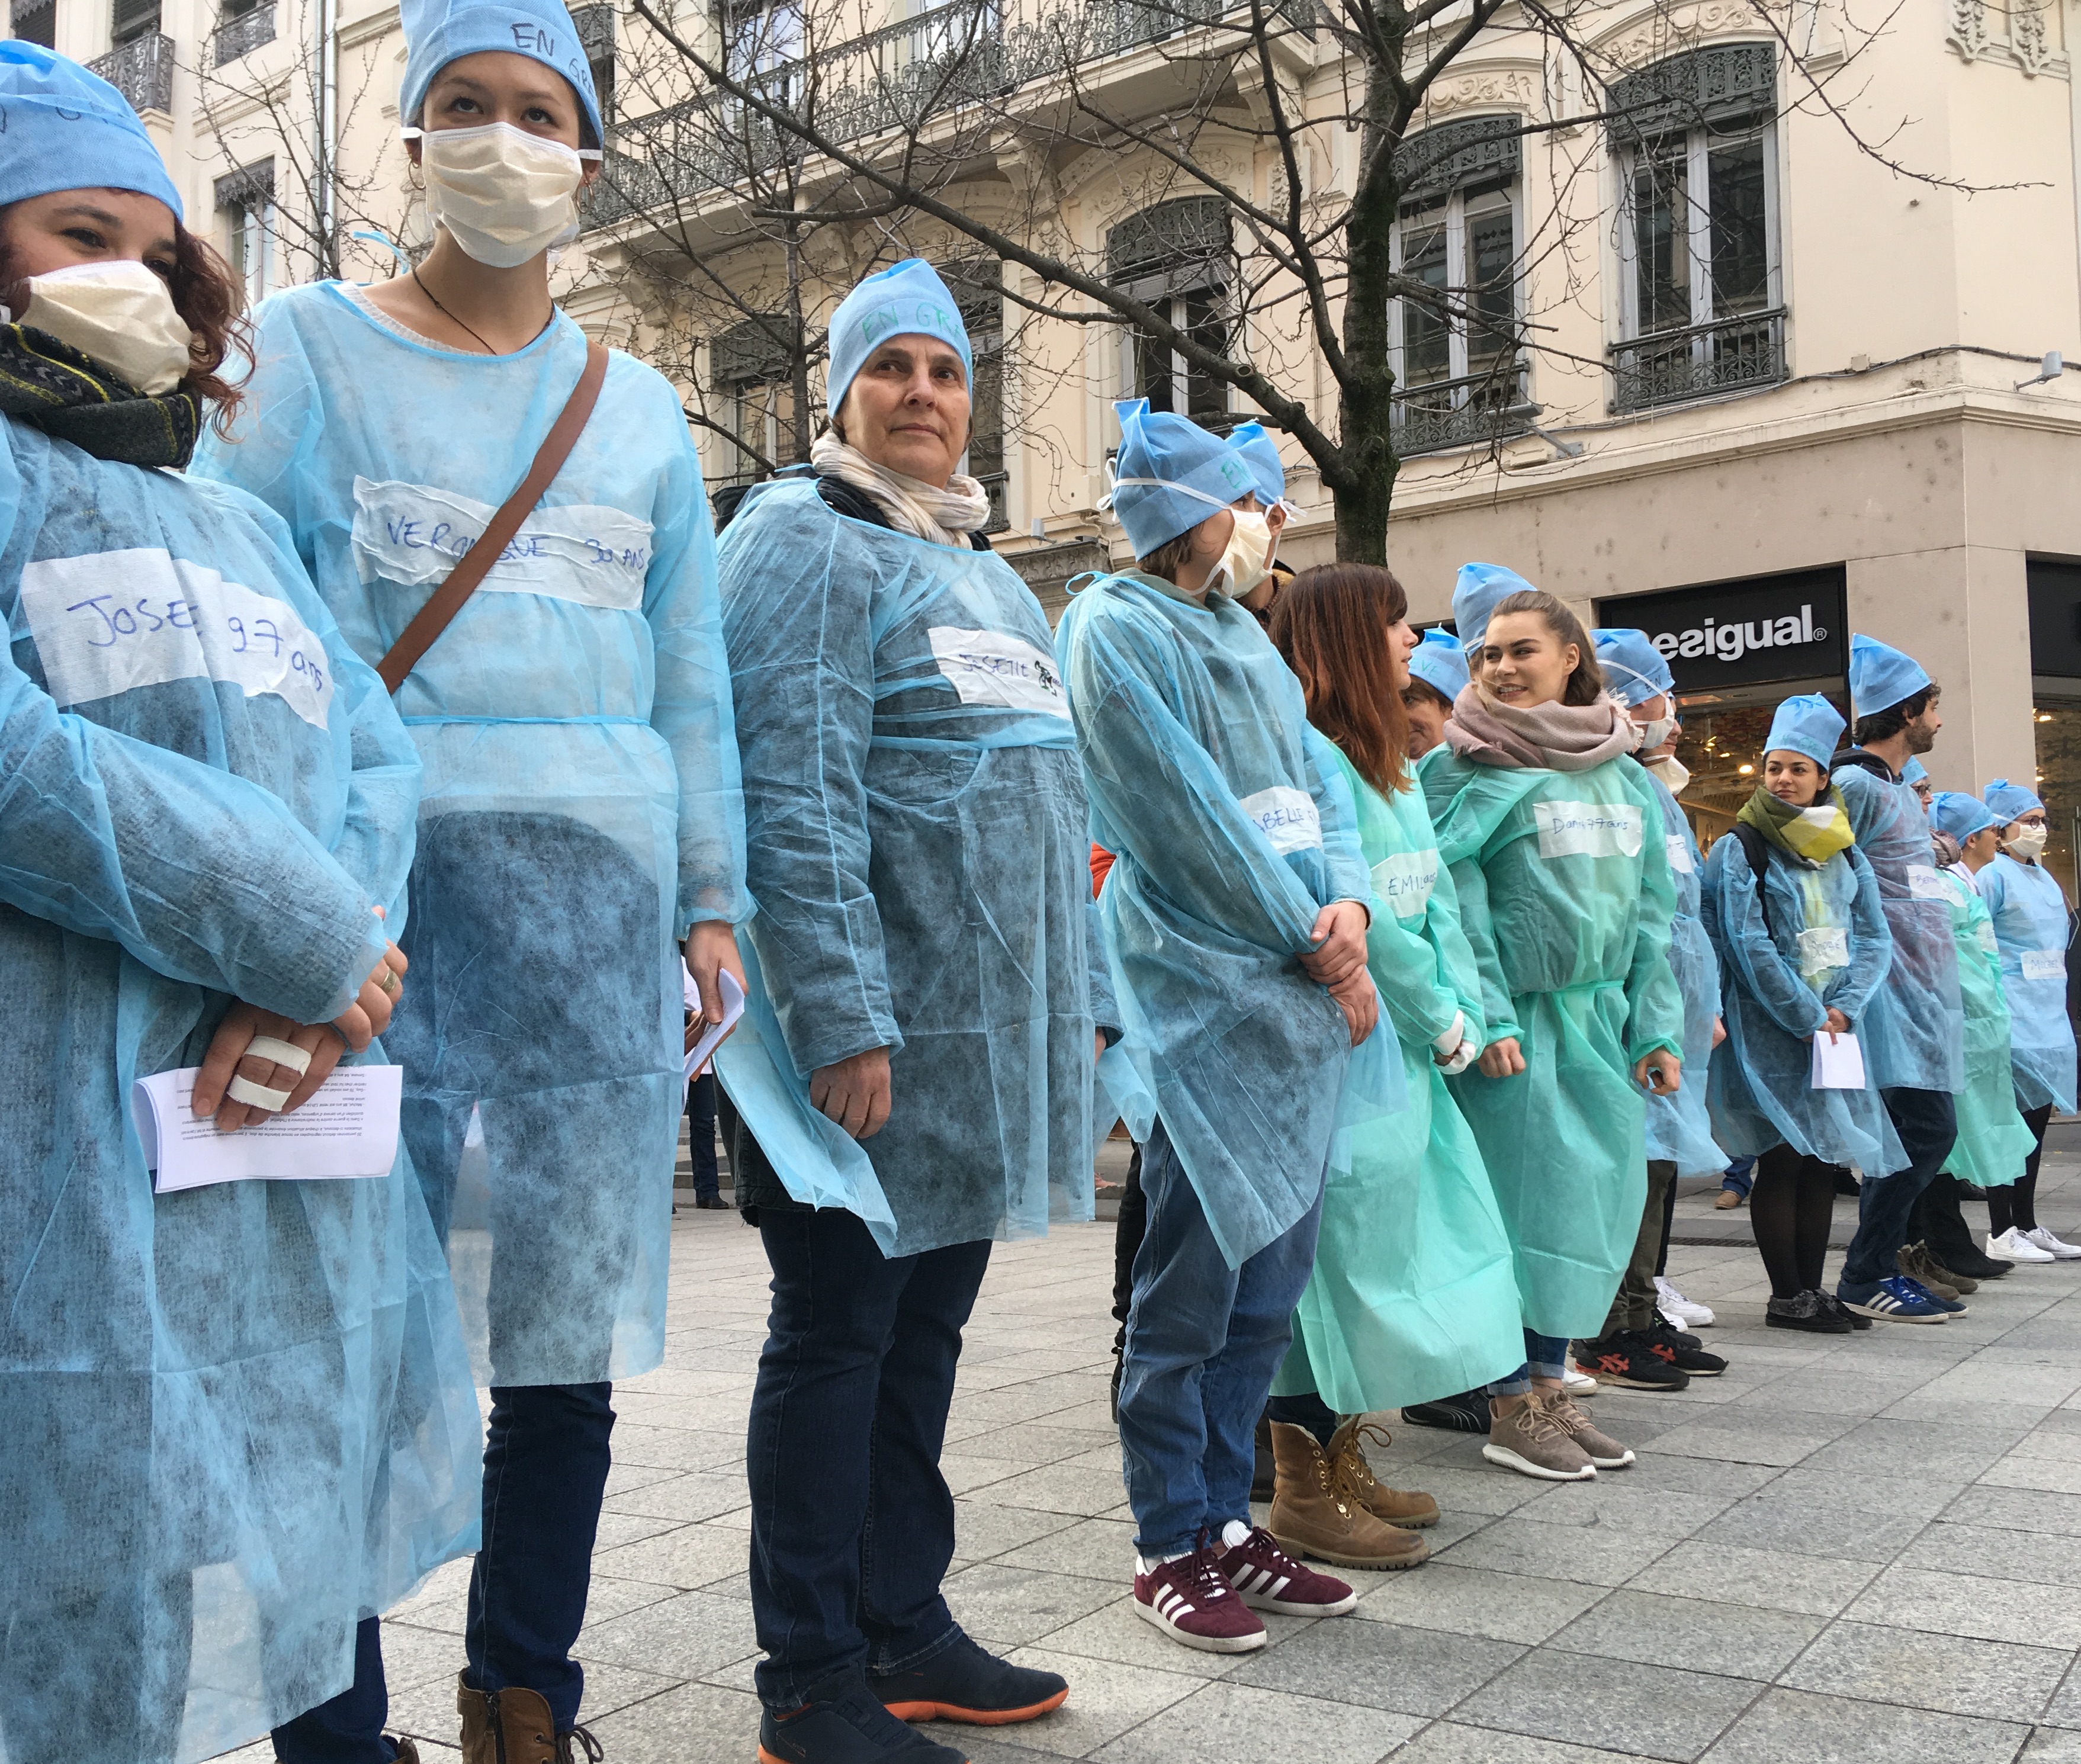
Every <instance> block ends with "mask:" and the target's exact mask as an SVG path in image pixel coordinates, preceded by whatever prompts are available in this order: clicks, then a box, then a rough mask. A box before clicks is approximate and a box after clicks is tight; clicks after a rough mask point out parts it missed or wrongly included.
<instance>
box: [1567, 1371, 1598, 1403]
mask: <svg viewBox="0 0 2081 1764" xmlns="http://www.w3.org/2000/svg"><path fill="white" fill-rule="evenodd" d="M1561 1388H1562V1389H1563V1390H1565V1391H1566V1392H1567V1393H1568V1394H1569V1395H1570V1397H1594V1396H1595V1395H1596V1394H1597V1392H1599V1391H1600V1390H1602V1389H1603V1388H1604V1386H1603V1385H1601V1384H1599V1383H1598V1382H1597V1381H1596V1380H1595V1379H1594V1378H1592V1377H1591V1376H1590V1375H1589V1374H1588V1373H1587V1372H1579V1371H1576V1370H1575V1368H1574V1367H1572V1366H1564V1367H1562V1368H1561Z"/></svg>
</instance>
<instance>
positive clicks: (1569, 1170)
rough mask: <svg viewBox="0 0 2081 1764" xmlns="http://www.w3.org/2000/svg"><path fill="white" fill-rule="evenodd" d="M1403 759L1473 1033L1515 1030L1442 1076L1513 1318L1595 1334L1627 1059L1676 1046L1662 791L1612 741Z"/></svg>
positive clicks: (1638, 1196)
mask: <svg viewBox="0 0 2081 1764" xmlns="http://www.w3.org/2000/svg"><path fill="white" fill-rule="evenodd" d="M1418 776H1419V778H1420V779H1422V781H1423V792H1424V795H1425V796H1426V797H1427V799H1428V800H1429V802H1430V805H1431V820H1432V821H1433V822H1434V823H1435V824H1436V827H1437V830H1438V852H1439V856H1440V858H1441V859H1443V860H1444V863H1445V865H1446V867H1448V869H1450V870H1451V872H1452V884H1453V886H1454V888H1456V889H1457V891H1458V893H1459V899H1460V918H1461V925H1462V926H1463V927H1464V929H1465V931H1466V934H1467V941H1468V943H1469V944H1471V945H1472V946H1473V948H1474V959H1475V962H1476V964H1477V966H1478V968H1479V971H1480V973H1481V977H1482V1018H1483V1019H1484V1021H1485V1022H1486V1026H1487V1030H1488V1038H1489V1040H1490V1042H1491V1043H1494V1042H1496V1041H1499V1040H1503V1039H1505V1038H1507V1037H1515V1038H1516V1040H1517V1042H1518V1044H1519V1048H1520V1052H1522V1053H1523V1054H1524V1061H1525V1069H1524V1071H1523V1072H1521V1073H1516V1074H1515V1075H1514V1076H1512V1077H1507V1078H1492V1077H1488V1076H1486V1074H1485V1073H1482V1071H1481V1070H1480V1069H1479V1068H1478V1067H1471V1066H1470V1067H1469V1068H1468V1069H1467V1070H1466V1071H1465V1072H1463V1073H1461V1074H1460V1075H1459V1076H1458V1077H1455V1078H1452V1079H1451V1080H1449V1081H1448V1082H1449V1083H1450V1085H1451V1086H1452V1094H1453V1097H1454V1098H1455V1099H1456V1100H1457V1102H1458V1103H1459V1105H1460V1109H1461V1113H1462V1114H1464V1115H1465V1116H1466V1118H1467V1124H1468V1125H1469V1127H1471V1128H1473V1129H1474V1138H1475V1140H1476V1141H1477V1142H1478V1144H1479V1145H1480V1146H1481V1149H1482V1160H1483V1161H1484V1162H1486V1164H1487V1166H1488V1170H1489V1180H1490V1184H1491V1185H1492V1186H1493V1187H1494V1188H1495V1197H1496V1205H1497V1207H1498V1208H1499V1209H1500V1210H1501V1212H1502V1213H1503V1223H1504V1224H1505V1225H1506V1226H1507V1228H1508V1229H1509V1231H1510V1235H1511V1247H1512V1249H1513V1250H1515V1251H1516V1255H1517V1286H1518V1295H1519V1297H1520V1301H1521V1304H1522V1307H1523V1310H1524V1324H1525V1327H1526V1328H1528V1329H1536V1330H1537V1331H1538V1332H1539V1334H1541V1335H1562V1336H1587V1335H1595V1334H1597V1333H1598V1331H1599V1330H1600V1329H1602V1328H1603V1327H1604V1318H1605V1316H1606V1314H1607V1313H1608V1311H1609V1310H1610V1308H1611V1302H1612V1293H1613V1292H1616V1290H1617V1289H1618V1283H1619V1275H1620V1274H1621V1272H1622V1271H1624V1269H1625V1265H1626V1261H1627V1258H1629V1256H1630V1255H1631V1254H1632V1253H1633V1244H1634V1242H1635V1241H1637V1238H1638V1237H1639V1235H1640V1220H1641V1213H1642V1209H1643V1208H1645V1207H1646V1204H1647V1140H1646V1124H1647V1109H1646V1093H1645V1092H1644V1091H1643V1090H1642V1088H1641V1086H1639V1084H1638V1083H1637V1082H1635V1080H1634V1078H1633V1068H1634V1066H1635V1065H1637V1063H1638V1062H1639V1061H1641V1060H1642V1059H1644V1058H1645V1057H1646V1056H1647V1055H1648V1054H1650V1053H1651V1052H1654V1051H1655V1050H1656V1049H1658V1048H1660V1049H1663V1050H1666V1051H1667V1052H1672V1053H1675V1054H1676V1055H1677V1056H1678V1057H1679V1058H1681V1057H1682V1053H1683V1046H1684V1040H1683V1037H1684V998H1683V994H1682V993H1680V992H1679V991H1678V990H1677V986H1676V977H1675V973H1674V972H1673V971H1672V970H1671V967H1670V965H1669V921H1670V917H1671V914H1673V913H1674V912H1675V906H1676V893H1675V888H1673V887H1672V886H1671V881H1670V872H1669V848H1668V846H1667V842H1666V839H1665V835H1664V834H1663V825H1662V807H1661V804H1660V803H1659V801H1658V800H1657V799H1656V796H1655V795H1654V791H1653V790H1652V789H1651V788H1650V780H1649V779H1648V776H1647V774H1646V773H1645V772H1644V771H1642V770H1641V769H1640V767H1638V766H1637V765H1636V764H1634V762H1633V761H1632V760H1631V759H1629V758H1624V757H1623V756H1621V757H1619V758H1612V759H1608V760H1605V761H1604V762H1602V763H1601V764H1600V765H1596V766H1593V767H1590V768H1589V769H1588V770H1587V771H1568V772H1563V771H1547V770H1545V769H1544V768H1543V767H1496V766H1482V765H1478V764H1477V763H1476V762H1474V761H1472V760H1469V759H1467V758H1464V757H1463V756H1461V754H1456V753H1454V752H1453V751H1452V750H1451V749H1450V748H1448V747H1439V748H1435V749H1433V750H1431V752H1430V753H1428V754H1425V755H1424V756H1423V763H1422V765H1421V766H1419V768H1418ZM1684 1082H1686V1083H1695V1082H1696V1078H1695V1077H1694V1076H1693V1075H1692V1074H1690V1073H1685V1074H1684Z"/></svg>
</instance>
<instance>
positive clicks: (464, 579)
mask: <svg viewBox="0 0 2081 1764" xmlns="http://www.w3.org/2000/svg"><path fill="white" fill-rule="evenodd" d="M606 378H607V346H606V345H605V344H603V343H595V342H588V343H586V364H585V372H583V373H582V374H580V375H579V376H578V384H577V385H576V386H575V387H574V388H572V391H571V396H570V402H569V403H568V404H566V405H565V406H564V409H563V414H561V416H559V417H558V418H557V420H556V422H554V423H553V425H552V426H551V427H550V430H549V435H548V437H547V439H544V441H543V443H542V446H541V450H540V452H538V453H536V456H535V463H534V464H532V465H531V466H529V467H528V475H527V477H524V478H523V479H522V480H521V481H520V487H519V489H517V490H515V492H514V493H513V494H511V496H509V497H507V498H506V500H505V501H504V502H502V503H500V504H499V505H498V513H497V514H495V515H493V516H492V517H491V519H490V523H489V524H488V525H487V526H486V527H485V529H484V531H483V532H482V533H481V535H480V536H478V538H477V542H476V544H473V545H472V546H471V547H470V548H469V550H468V551H466V552H464V553H463V554H462V557H461V558H460V560H459V561H457V563H456V566H455V568H454V569H451V570H450V571H449V572H448V577H447V579H446V580H445V581H444V582H442V583H441V585H440V586H439V587H438V588H436V589H435V590H434V592H433V595H432V597H431V599H429V600H428V601H427V603H426V605H424V606H423V607H420V608H419V610H418V611H417V612H416V613H414V614H413V615H412V622H411V623H410V624H408V625H406V627H405V628H404V629H403V630H402V631H401V632H398V634H397V641H396V642H395V643H393V644H392V645H390V653H389V654H388V655H386V656H385V657H383V659H382V660H381V661H380V662H377V663H376V672H377V673H378V674H381V675H382V676H383V683H384V684H385V686H387V687H389V689H390V690H391V691H392V692H393V693H395V692H396V691H397V688H398V687H401V686H402V685H403V684H404V683H405V676H406V674H410V672H411V671H412V670H413V669H414V667H415V666H418V660H419V657H421V656H423V655H424V654H425V653H427V650H429V649H431V648H432V647H433V645H434V641H435V638H437V637H439V636H440V634H441V633H442V632H444V631H445V630H447V629H448V623H449V621H450V620H452V619H453V618H454V617H455V615H456V614H457V613H459V612H460V611H462V603H464V602H465V600H467V599H469V597H470V596H471V594H473V593H475V592H476V590H477V584H478V583H479V582H482V581H483V580H484V578H485V576H486V573H487V572H489V571H490V568H491V566H492V565H494V564H495V563H496V562H498V555H499V553H500V552H502V551H504V550H505V549H506V548H507V546H508V545H510V544H512V543H513V536H514V535H515V533H517V532H519V531H520V523H522V522H523V521H524V520H525V519H527V518H528V516H529V515H532V513H534V511H535V505H536V503H537V502H540V501H541V500H542V494H543V492H544V491H545V490H547V489H549V485H550V484H551V483H552V482H553V481H554V480H555V478H556V476H557V473H559V472H560V471H561V470H562V469H563V465H564V461H565V460H567V459H569V458H570V453H571V449H572V448H573V447H575V446H576V445H577V444H578V436H579V435H580V434H581V433H582V431H583V430H584V428H585V426H586V419H587V418H589V417H591V415H592V407H593V405H595V404H596V403H597V402H598V401H599V388H600V385H601V383H602V382H603V380H606Z"/></svg>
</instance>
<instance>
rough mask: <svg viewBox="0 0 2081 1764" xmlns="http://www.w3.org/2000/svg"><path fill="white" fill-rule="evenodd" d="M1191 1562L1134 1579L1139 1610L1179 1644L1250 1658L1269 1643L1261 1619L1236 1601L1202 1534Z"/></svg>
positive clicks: (1188, 1559) (1188, 1558)
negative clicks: (1244, 1654)
mask: <svg viewBox="0 0 2081 1764" xmlns="http://www.w3.org/2000/svg"><path fill="white" fill-rule="evenodd" d="M1200 1539H1201V1541H1200V1547H1199V1548H1197V1549H1196V1550H1194V1551H1193V1552H1192V1554H1191V1555H1189V1556H1179V1558H1178V1559H1177V1560H1175V1561H1171V1562H1166V1563H1164V1564H1163V1565H1162V1567H1160V1568H1153V1569H1150V1571H1149V1572H1148V1573H1146V1574H1137V1575H1136V1576H1135V1577H1134V1608H1135V1609H1136V1610H1137V1611H1139V1612H1140V1613H1141V1615H1143V1616H1144V1617H1146V1618H1147V1619H1149V1620H1150V1622H1151V1623H1154V1624H1155V1625H1156V1627H1157V1628H1158V1629H1160V1630H1162V1632H1164V1634H1166V1635H1167V1636H1170V1638H1171V1640H1173V1641H1182V1642H1183V1643H1184V1644H1185V1645H1186V1646H1187V1647H1188V1648H1198V1649H1202V1650H1204V1652H1206V1653H1250V1652H1251V1651H1252V1650H1253V1649H1258V1648H1262V1647H1263V1645H1264V1644H1265V1641H1266V1640H1267V1637H1266V1636H1265V1633H1264V1625H1263V1623H1259V1621H1258V1619H1257V1616H1256V1614H1255V1612H1253V1611H1251V1609H1250V1607H1248V1606H1247V1605H1246V1604H1244V1603H1243V1602H1242V1600H1241V1599H1240V1598H1237V1597H1236V1592H1235V1589H1234V1587H1233V1586H1230V1585H1229V1583H1228V1580H1227V1578H1226V1577H1225V1576H1224V1575H1223V1574H1222V1573H1221V1565H1220V1564H1219V1563H1218V1562H1217V1561H1216V1560H1214V1552H1213V1549H1212V1548H1210V1547H1209V1545H1208V1544H1207V1543H1206V1541H1205V1534H1204V1532H1202V1533H1201V1534H1200Z"/></svg>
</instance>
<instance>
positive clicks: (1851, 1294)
mask: <svg viewBox="0 0 2081 1764" xmlns="http://www.w3.org/2000/svg"><path fill="white" fill-rule="evenodd" d="M1835 1296H1836V1297H1837V1298H1839V1299H1840V1300H1842V1301H1843V1307H1844V1308H1845V1309H1847V1310H1850V1311H1853V1312H1855V1313H1856V1314H1857V1315H1858V1316H1859V1317H1872V1318H1874V1319H1875V1320H1877V1321H1879V1322H1881V1323H1948V1322H1949V1321H1950V1320H1951V1318H1950V1313H1949V1310H1948V1309H1947V1308H1945V1307H1944V1305H1942V1304H1939V1303H1938V1302H1937V1301H1936V1299H1935V1298H1933V1297H1932V1296H1931V1295H1930V1293H1929V1292H1928V1289H1927V1288H1926V1287H1923V1286H1921V1285H1920V1284H1919V1283H1917V1282H1915V1281H1913V1280H1911V1279H1908V1277H1907V1275H1904V1274H1896V1275H1892V1276H1890V1278H1888V1279H1884V1280H1877V1281H1873V1282H1871V1283H1868V1284H1865V1285H1861V1286H1852V1284H1851V1283H1849V1282H1848V1281H1847V1280H1846V1281H1844V1282H1843V1283H1841V1284H1840V1285H1839V1286H1838V1287H1836V1288H1835ZM1958 1308H1959V1309H1961V1310H1963V1309H1964V1308H1965V1307H1964V1306H1962V1305H1961V1306H1959V1307H1958Z"/></svg>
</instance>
